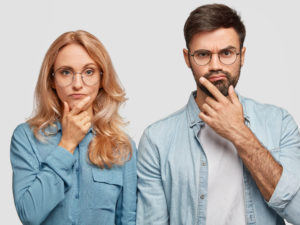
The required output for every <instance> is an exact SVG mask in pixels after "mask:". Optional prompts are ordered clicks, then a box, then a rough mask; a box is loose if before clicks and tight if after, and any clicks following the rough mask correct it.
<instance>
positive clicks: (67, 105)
mask: <svg viewBox="0 0 300 225" xmlns="http://www.w3.org/2000/svg"><path fill="white" fill-rule="evenodd" d="M63 103H64V111H63V116H65V115H67V114H68V113H69V112H70V107H69V104H68V103H67V102H63Z"/></svg>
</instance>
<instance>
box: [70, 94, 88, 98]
mask: <svg viewBox="0 0 300 225" xmlns="http://www.w3.org/2000/svg"><path fill="white" fill-rule="evenodd" d="M84 96H85V95H84V94H71V95H70V97H71V98H73V99H81V98H83V97H84Z"/></svg>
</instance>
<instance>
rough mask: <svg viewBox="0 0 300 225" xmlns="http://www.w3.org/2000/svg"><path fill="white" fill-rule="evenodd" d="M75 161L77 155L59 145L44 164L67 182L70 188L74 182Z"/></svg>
mask: <svg viewBox="0 0 300 225" xmlns="http://www.w3.org/2000/svg"><path fill="white" fill-rule="evenodd" d="M74 163H75V157H74V156H73V154H71V153H70V152H69V151H67V150H66V149H64V148H62V147H60V146H57V147H56V148H55V149H53V152H51V153H50V154H49V155H48V156H47V158H46V159H45V162H44V164H46V165H47V166H48V167H50V168H51V169H52V170H53V171H54V172H55V173H56V174H57V175H58V176H59V177H60V178H61V179H62V180H63V181H64V183H65V186H66V187H67V188H68V187H69V186H70V185H71V183H72V177H71V175H72V168H73V165H74Z"/></svg>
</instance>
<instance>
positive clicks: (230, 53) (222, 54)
mask: <svg viewBox="0 0 300 225" xmlns="http://www.w3.org/2000/svg"><path fill="white" fill-rule="evenodd" d="M220 53H221V56H225V57H228V56H232V55H233V54H234V53H233V51H231V50H228V49H226V50H223V51H221V52H220Z"/></svg>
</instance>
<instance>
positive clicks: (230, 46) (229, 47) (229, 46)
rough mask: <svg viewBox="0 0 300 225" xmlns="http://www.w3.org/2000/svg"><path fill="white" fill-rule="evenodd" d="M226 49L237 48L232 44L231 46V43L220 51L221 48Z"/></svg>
mask: <svg viewBox="0 0 300 225" xmlns="http://www.w3.org/2000/svg"><path fill="white" fill-rule="evenodd" d="M226 49H235V50H236V49H237V48H236V47H234V46H232V45H228V46H227V47H225V48H222V49H221V51H222V50H226Z"/></svg>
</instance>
